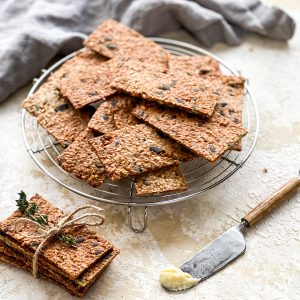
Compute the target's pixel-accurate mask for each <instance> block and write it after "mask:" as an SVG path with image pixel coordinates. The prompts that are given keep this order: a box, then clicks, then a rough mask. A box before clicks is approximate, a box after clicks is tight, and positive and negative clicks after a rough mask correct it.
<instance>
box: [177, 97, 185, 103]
mask: <svg viewBox="0 0 300 300" xmlns="http://www.w3.org/2000/svg"><path fill="white" fill-rule="evenodd" d="M176 101H177V102H178V103H184V101H183V100H182V99H180V98H176Z"/></svg>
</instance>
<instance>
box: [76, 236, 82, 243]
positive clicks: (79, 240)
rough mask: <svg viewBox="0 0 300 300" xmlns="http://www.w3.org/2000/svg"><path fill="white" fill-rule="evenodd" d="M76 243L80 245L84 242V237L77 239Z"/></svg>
mask: <svg viewBox="0 0 300 300" xmlns="http://www.w3.org/2000/svg"><path fill="white" fill-rule="evenodd" d="M75 242H76V244H80V243H82V242H84V237H82V236H79V237H78V238H76V240H75Z"/></svg>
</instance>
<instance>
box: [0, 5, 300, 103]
mask: <svg viewBox="0 0 300 300" xmlns="http://www.w3.org/2000/svg"><path fill="white" fill-rule="evenodd" d="M107 18H114V19H117V20H119V21H121V22H122V23H124V24H126V25H129V26H131V27H133V28H134V29H136V30H138V31H140V32H141V33H143V34H144V35H146V36H151V35H153V36H154V35H158V34H160V33H163V32H167V31H173V30H177V29H182V28H184V29H186V30H187V31H189V32H190V33H191V34H192V35H193V36H195V37H196V38H197V39H198V40H199V42H201V43H202V44H203V46H205V47H211V46H212V45H214V44H215V43H217V42H222V43H226V44H228V45H232V46H233V45H238V44H240V43H241V42H242V39H243V37H244V35H245V33H246V32H247V31H251V32H256V33H258V34H261V35H263V36H266V37H269V38H272V39H277V40H283V41H286V40H288V39H290V38H291V37H292V36H293V33H294V30H295V23H294V21H293V19H292V18H291V17H290V16H288V15H287V14H286V13H285V12H283V11H282V10H280V9H278V8H275V7H267V6H265V5H263V4H262V3H261V2H260V1H258V0H243V1H241V0H239V1H237V0H190V1H188V0H88V1H86V0H1V2H0V41H1V43H0V102H1V101H2V100H4V99H5V98H6V97H7V96H8V95H10V94H11V93H12V92H14V91H15V90H16V89H17V88H19V87H20V86H22V85H24V84H25V83H26V82H28V81H29V80H30V79H31V78H33V77H34V76H36V75H38V74H39V72H40V70H41V68H43V67H45V65H46V64H47V63H48V62H49V61H50V60H51V58H53V57H54V56H55V55H57V54H67V53H69V52H71V51H75V50H77V49H79V48H80V47H81V42H82V39H83V38H84V36H85V35H86V34H89V33H90V32H91V31H92V30H93V29H94V28H96V26H97V25H98V24H99V23H100V22H101V21H103V20H104V19H107Z"/></svg>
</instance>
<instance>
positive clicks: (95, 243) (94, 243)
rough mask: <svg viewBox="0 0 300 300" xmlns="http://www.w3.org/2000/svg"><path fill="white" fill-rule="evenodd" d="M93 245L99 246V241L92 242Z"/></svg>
mask: <svg viewBox="0 0 300 300" xmlns="http://www.w3.org/2000/svg"><path fill="white" fill-rule="evenodd" d="M91 245H92V246H93V247H97V246H99V243H97V242H92V243H91Z"/></svg>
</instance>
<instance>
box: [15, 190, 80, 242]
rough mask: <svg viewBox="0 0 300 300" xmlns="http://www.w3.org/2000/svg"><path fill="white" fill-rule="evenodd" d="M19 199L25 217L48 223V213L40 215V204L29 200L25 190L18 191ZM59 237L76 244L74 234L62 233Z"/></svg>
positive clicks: (42, 223)
mask: <svg viewBox="0 0 300 300" xmlns="http://www.w3.org/2000/svg"><path fill="white" fill-rule="evenodd" d="M18 195H19V199H17V200H16V202H17V206H18V208H19V210H20V212H22V213H23V214H24V216H25V217H27V218H29V219H31V220H32V221H34V222H37V223H39V224H40V225H42V226H46V225H48V215H38V214H37V213H38V211H39V206H38V205H37V204H36V203H35V202H28V201H27V197H26V194H25V193H24V191H21V192H20V193H18ZM58 239H59V240H60V241H62V242H63V243H65V244H66V245H69V246H73V247H75V246H76V244H77V243H76V238H75V237H74V236H73V235H72V234H64V233H62V234H60V235H59V236H58Z"/></svg>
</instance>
